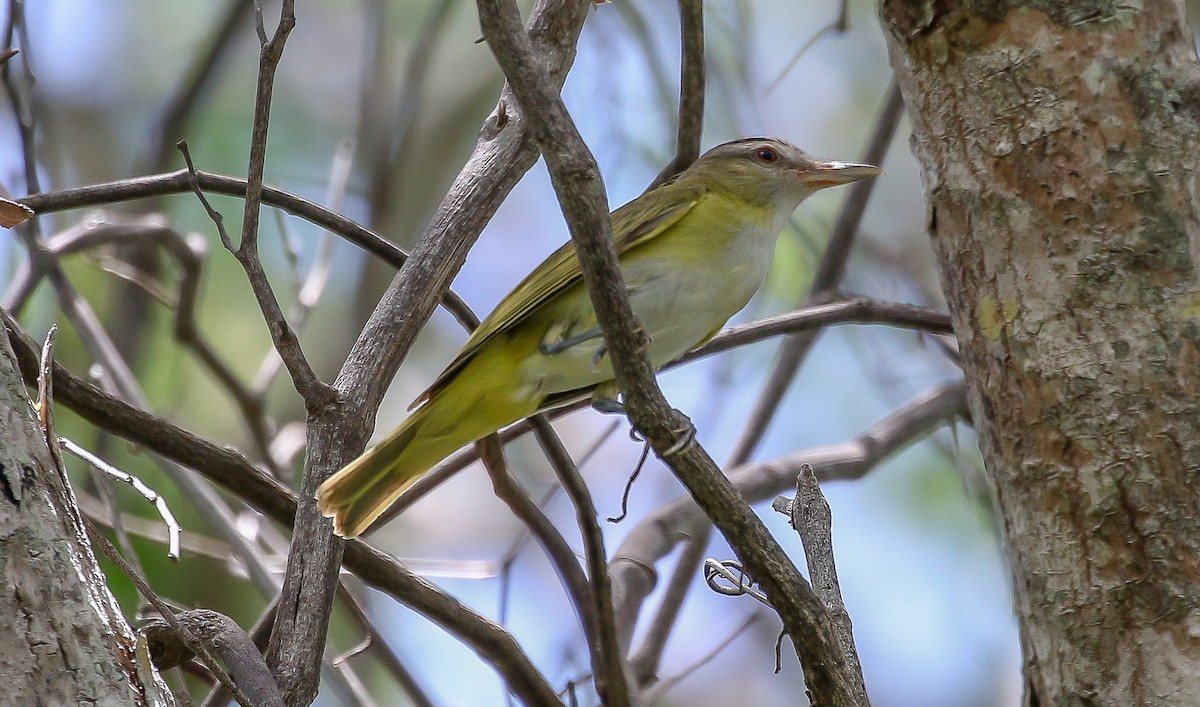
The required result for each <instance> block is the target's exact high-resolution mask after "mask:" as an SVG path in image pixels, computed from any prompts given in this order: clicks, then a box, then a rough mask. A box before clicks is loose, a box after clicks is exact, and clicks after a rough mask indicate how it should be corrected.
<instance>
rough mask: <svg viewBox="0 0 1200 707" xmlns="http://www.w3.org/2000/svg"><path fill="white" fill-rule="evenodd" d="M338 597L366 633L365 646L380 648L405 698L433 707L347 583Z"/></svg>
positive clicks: (415, 706) (416, 705) (418, 706)
mask: <svg viewBox="0 0 1200 707" xmlns="http://www.w3.org/2000/svg"><path fill="white" fill-rule="evenodd" d="M338 597H339V598H340V599H341V600H342V605H343V606H345V607H346V609H347V610H348V611H349V612H350V614H351V615H352V616H354V618H355V619H356V620H357V621H358V623H359V624H360V625H361V626H362V627H363V629H364V630H365V631H366V636H365V637H364V638H363V644H365V645H367V646H371V647H376V646H377V647H378V648H379V650H378V651H375V654H376V655H377V656H379V659H380V661H381V662H382V663H383V664H384V666H385V667H386V668H387V670H388V672H390V673H391V674H392V675H393V676H394V677H395V678H396V682H397V683H398V684H399V685H400V687H401V688H402V689H403V690H404V693H405V696H406V697H408V699H409V700H410V701H411V702H412V705H413V707H433V704H434V703H433V700H432V699H430V697H429V695H428V694H427V693H426V692H425V689H424V688H423V687H421V683H419V682H418V681H417V679H416V677H415V676H414V675H413V674H412V671H411V670H409V669H408V666H407V665H405V664H404V662H403V661H402V660H401V659H400V656H398V655H396V652H395V651H394V650H392V647H391V645H390V644H389V643H388V641H387V640H386V639H385V638H384V637H383V635H382V634H381V633H380V632H379V629H378V627H376V626H375V622H374V621H373V620H372V619H371V617H370V615H368V614H367V610H366V609H364V608H363V606H362V604H361V603H360V602H359V601H358V598H357V597H355V596H354V594H353V593H352V592H351V591H350V590H349V589H347V588H346V584H345V582H342V583H340V584H339V586H338ZM348 657H349V655H348V654H343V659H346V658H348ZM334 664H335V665H336V664H337V661H334Z"/></svg>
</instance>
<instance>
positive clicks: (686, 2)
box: [647, 0, 704, 191]
mask: <svg viewBox="0 0 1200 707" xmlns="http://www.w3.org/2000/svg"><path fill="white" fill-rule="evenodd" d="M679 28H680V29H679V33H680V60H679V63H680V71H679V124H678V126H677V128H676V134H675V157H674V158H672V160H671V161H670V162H668V163H667V166H665V167H663V169H662V171H660V172H659V173H658V176H657V177H655V178H654V181H653V182H651V183H650V186H649V187H647V191H649V190H650V189H653V188H654V187H656V186H659V185H660V184H662V183H664V182H666V181H669V180H670V179H673V178H674V177H675V175H677V174H679V173H680V172H682V171H683V170H685V169H687V168H688V167H689V166H691V164H692V163H693V162H695V161H696V158H697V157H699V156H700V138H701V135H702V133H703V131H704V3H703V2H701V0H679Z"/></svg>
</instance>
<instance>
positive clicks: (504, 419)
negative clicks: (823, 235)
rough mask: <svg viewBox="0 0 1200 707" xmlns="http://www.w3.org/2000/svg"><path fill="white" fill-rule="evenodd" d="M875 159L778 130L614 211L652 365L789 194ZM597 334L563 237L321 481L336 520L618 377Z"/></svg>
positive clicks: (741, 274)
mask: <svg viewBox="0 0 1200 707" xmlns="http://www.w3.org/2000/svg"><path fill="white" fill-rule="evenodd" d="M879 173H880V170H879V169H878V168H877V167H872V166H870V165H856V164H843V163H840V162H823V161H819V160H814V159H813V158H811V157H809V156H808V155H806V154H804V153H803V152H802V151H800V150H799V149H797V148H795V147H793V146H791V145H789V144H787V143H785V142H781V141H779V140H772V139H768V138H748V139H743V140H735V141H733V142H728V143H725V144H723V145H719V146H717V147H715V148H713V149H712V150H710V151H709V152H707V153H706V154H704V155H703V156H702V157H701V158H700V159H699V160H697V161H696V162H695V164H693V165H692V166H691V167H689V168H688V169H687V170H686V171H684V172H683V173H682V174H680V175H679V176H677V177H676V178H675V179H674V180H673V181H671V182H668V183H666V184H664V185H662V186H660V187H658V188H656V189H654V190H652V191H649V192H647V193H645V194H643V195H642V196H640V197H638V198H637V199H634V200H633V201H631V202H630V203H628V204H626V205H625V206H623V207H621V208H620V209H617V210H616V211H615V212H613V214H612V223H613V237H614V239H615V246H616V249H617V254H618V258H619V259H620V264H621V272H622V276H623V277H624V279H625V283H626V286H627V289H628V293H629V298H630V302H631V303H632V305H633V309H634V312H635V313H636V314H637V315H638V317H639V319H640V320H641V322H642V324H643V326H644V327H645V328H646V331H647V332H648V334H649V336H650V347H649V350H648V352H647V354H648V356H649V358H650V362H651V363H652V364H653V365H654V366H655V367H656V368H658V367H661V366H662V365H664V364H666V363H668V362H669V361H671V360H673V359H675V358H677V357H678V356H680V355H682V354H684V353H686V352H687V351H689V350H691V349H692V348H695V347H696V346H697V345H699V344H701V343H703V342H704V341H707V340H708V339H709V338H711V337H712V336H713V334H714V333H715V332H717V331H718V330H719V329H720V327H721V326H722V325H723V324H724V323H725V321H726V320H727V319H728V318H729V317H730V316H732V315H733V314H734V313H736V312H737V311H738V310H740V309H741V308H742V307H744V306H745V305H746V303H747V302H749V301H750V298H751V297H752V296H753V295H754V293H755V292H756V291H757V290H758V288H759V287H760V286H761V285H762V282H763V280H764V278H765V277H766V274H767V270H768V268H769V267H770V263H771V258H772V254H773V253H774V247H775V240H776V238H777V236H778V234H779V232H780V231H781V230H782V229H783V226H784V225H785V224H786V222H787V219H788V217H789V216H790V215H791V213H792V211H793V210H795V208H796V206H798V205H799V204H800V202H801V201H803V200H804V198H805V197H807V196H808V195H809V194H812V193H813V192H815V191H818V190H820V189H823V188H825V187H829V186H834V185H837V184H845V183H847V182H852V181H856V180H858V179H864V178H867V177H873V176H875V175H877V174H879ZM612 378H613V373H612V367H611V365H610V364H609V361H608V358H607V355H606V349H605V348H604V344H603V338H602V337H601V336H600V332H599V328H598V327H597V325H596V316H595V313H594V312H593V311H592V307H591V302H590V300H589V299H588V294H587V291H586V289H585V288H584V285H583V279H582V273H581V271H580V268H579V261H578V259H577V258H576V256H575V250H574V247H573V246H572V245H571V244H570V243H568V244H567V245H565V246H563V247H562V248H560V249H559V250H558V251H556V252H555V253H553V254H552V255H551V256H550V257H549V258H547V259H546V260H545V261H544V262H543V263H542V264H541V265H539V266H538V267H537V268H536V269H534V271H533V272H532V273H531V274H530V275H529V276H528V277H526V278H525V279H524V280H523V281H521V283H520V284H518V285H517V286H516V288H515V289H514V290H513V291H512V292H511V293H509V295H508V296H507V297H505V298H504V300H503V301H501V303H500V304H499V305H497V307H496V309H495V311H493V312H492V313H491V314H490V315H489V316H488V317H487V319H485V320H484V321H483V322H482V323H481V324H480V325H479V328H478V329H476V331H475V332H473V333H472V335H471V337H470V339H469V340H468V341H467V343H466V344H465V345H464V346H463V348H462V350H461V351H460V352H459V353H458V355H457V356H456V357H455V358H454V360H453V361H451V362H450V364H449V365H448V366H447V367H446V370H445V371H443V372H442V374H441V375H440V376H439V377H438V378H437V380H436V381H434V383H433V385H432V386H430V388H429V389H428V390H427V391H425V393H423V394H422V395H421V396H419V397H418V398H417V400H416V401H415V402H414V406H419V407H417V408H416V411H415V412H413V414H412V415H411V416H409V418H408V419H407V420H405V421H404V422H403V423H402V424H401V425H400V426H399V427H398V428H396V429H395V430H394V431H392V432H391V434H389V435H388V436H387V437H386V438H385V439H384V440H383V441H382V442H380V443H379V444H378V445H376V446H375V447H372V448H371V449H369V450H368V451H367V452H365V453H364V454H363V455H362V456H360V457H359V458H358V459H355V460H354V461H353V462H351V463H350V464H348V465H347V466H346V467H345V468H343V469H341V470H340V471H338V472H337V473H336V474H334V475H333V476H331V477H330V478H329V479H328V480H326V481H325V483H323V484H322V485H321V487H320V489H318V491H317V502H318V504H319V505H320V508H321V511H322V512H323V513H324V514H325V515H326V516H329V517H330V518H332V519H333V522H334V530H335V531H336V532H337V533H339V534H341V535H343V536H345V537H354V536H356V535H359V534H360V533H362V532H363V531H365V530H366V529H367V528H368V527H370V526H371V524H372V523H373V522H375V520H377V519H378V518H379V516H380V515H382V514H383V513H384V512H385V511H386V510H387V509H388V507H389V506H391V505H392V504H393V503H395V502H396V500H397V499H398V498H400V496H401V495H402V494H403V493H404V491H405V489H407V488H408V487H409V486H411V485H412V483H413V482H414V481H416V480H417V479H418V478H420V477H421V475H423V474H424V473H425V472H426V471H428V470H429V469H430V468H431V467H432V466H433V465H434V464H437V463H438V462H439V461H441V460H442V459H444V458H445V457H446V456H448V455H449V454H451V453H452V452H454V451H455V450H456V449H458V448H459V447H461V446H463V445H465V444H468V443H470V442H473V441H475V440H477V439H479V438H481V437H484V436H486V435H488V434H491V433H492V432H495V431H496V430H498V429H500V428H502V427H504V426H506V425H509V424H512V423H513V422H516V421H517V420H520V419H522V418H524V417H528V416H530V415H532V414H534V413H536V412H538V411H542V410H546V409H550V408H553V407H557V406H560V405H564V404H567V403H569V402H572V401H574V400H579V399H582V398H584V397H587V396H588V395H590V394H591V393H592V392H593V391H594V390H596V389H597V387H600V389H601V391H602V392H605V393H607V392H608V391H609V390H610V389H612V388H615V386H614V385H613V382H612Z"/></svg>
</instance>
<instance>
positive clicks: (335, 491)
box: [317, 368, 538, 538]
mask: <svg viewBox="0 0 1200 707" xmlns="http://www.w3.org/2000/svg"><path fill="white" fill-rule="evenodd" d="M485 372H487V371H478V373H485ZM463 373H464V374H466V375H460V376H458V377H457V378H456V379H455V380H454V381H452V382H451V383H450V384H449V385H447V386H446V387H445V388H444V389H442V390H440V391H438V393H437V394H436V395H434V396H433V398H431V399H430V400H428V401H426V403H425V404H424V405H422V406H421V407H419V408H417V410H416V412H414V413H413V414H412V415H410V416H409V418H408V419H407V420H405V421H404V422H403V423H402V424H401V425H400V426H399V427H397V428H396V429H395V430H393V431H392V433H391V434H389V435H388V436H387V438H386V439H384V440H383V441H382V442H380V443H379V444H377V445H375V446H374V447H372V448H371V449H368V450H367V451H366V452H364V453H363V455H362V456H360V457H359V458H357V459H355V460H354V461H352V462H350V463H349V464H347V465H346V466H345V467H343V468H342V469H341V470H340V471H338V472H337V473H336V474H334V475H333V476H331V477H329V478H328V479H326V480H325V483H323V484H321V487H320V488H319V489H317V505H318V506H319V507H320V508H321V512H322V513H323V514H325V515H326V516H328V517H330V518H332V519H333V527H334V531H335V532H336V533H337V534H338V535H341V536H343V537H347V538H353V537H355V536H357V535H359V534H361V533H362V532H363V531H364V530H366V529H367V528H368V527H370V525H371V524H372V523H374V522H375V520H376V519H377V518H379V516H381V515H383V513H384V511H386V510H387V509H388V507H390V506H391V505H392V504H393V503H395V502H396V500H397V499H399V498H400V495H401V494H403V493H404V491H405V490H406V489H407V488H408V487H410V486H412V485H413V483H415V482H416V481H417V479H419V478H421V476H422V475H424V474H425V472H426V471H428V470H429V469H430V468H431V467H432V466H433V465H434V464H437V463H438V462H439V461H441V460H442V459H445V458H446V457H447V456H449V455H450V454H451V453H453V452H454V451H455V450H457V449H458V448H459V447H462V446H463V445H465V444H468V443H470V442H474V441H475V440H477V439H480V438H481V437H484V436H486V435H489V434H491V433H492V432H495V431H496V430H498V429H500V428H501V427H504V426H505V425H508V424H511V423H513V422H516V421H517V420H520V419H521V418H523V417H528V416H530V415H532V414H533V413H534V412H536V411H537V407H538V401H536V400H528V401H514V400H512V382H511V379H509V378H508V377H507V376H502V375H489V376H487V380H481V378H483V376H481V375H475V374H476V373H477V372H476V371H471V370H470V368H468V369H467V370H466V371H463Z"/></svg>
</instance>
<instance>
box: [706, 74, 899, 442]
mask: <svg viewBox="0 0 1200 707" xmlns="http://www.w3.org/2000/svg"><path fill="white" fill-rule="evenodd" d="M903 108H904V101H903V99H902V98H901V97H900V89H899V88H898V87H897V86H896V84H895V82H894V81H893V82H892V86H891V88H890V89H889V90H888V95H887V98H885V99H884V103H883V108H882V110H881V111H880V114H879V117H878V118H876V120H875V127H874V130H873V131H872V134H871V137H870V139H869V140H868V142H867V147H866V149H865V150H864V151H863V158H864V159H865V160H875V161H874V162H868V163H867V164H882V163H883V158H884V156H885V155H886V153H887V149H888V146H889V145H891V143H892V137H893V135H894V134H895V131H896V126H897V124H899V122H900V114H901V112H902V110H903ZM875 181H876V180H874V179H865V180H863V181H860V182H856V183H854V184H852V185H850V189H849V192H850V193H849V195H848V196H847V197H846V203H845V204H844V205H843V206H842V210H841V212H840V213H839V214H838V218H837V222H836V223H835V224H834V226H833V232H832V233H831V235H830V237H829V245H828V246H827V247H826V249H825V254H824V255H823V256H822V257H821V260H820V262H819V263H818V265H817V272H816V275H815V276H814V277H813V281H812V285H811V286H810V287H809V292H808V296H807V298H806V299H805V303H807V304H819V303H821V302H823V301H825V300H827V299H829V298H830V297H832V296H834V294H835V293H836V291H837V287H838V284H839V283H840V282H841V280H842V274H843V273H844V272H845V270H846V263H847V262H848V261H849V259H850V247H851V246H852V245H853V243H854V239H855V236H857V235H858V224H859V222H860V221H861V220H862V215H863V212H864V211H865V210H866V206H867V201H868V199H870V196H871V191H872V190H873V189H874V187H875V184H874V182H875ZM815 342H816V334H799V335H795V336H792V337H789V338H788V339H787V340H785V341H784V343H783V346H782V347H781V348H780V351H779V355H778V357H777V358H776V360H775V364H774V365H773V366H772V367H771V372H770V374H768V376H767V381H766V383H764V384H763V391H762V393H761V394H760V395H759V398H758V400H757V401H756V402H755V404H754V408H753V409H752V410H751V412H750V415H749V416H748V417H747V418H746V422H745V423H744V424H743V426H742V433H741V435H740V436H739V437H738V440H737V442H736V443H735V444H734V450H733V453H732V454H730V458H729V462H728V464H727V465H726V466H737V465H738V464H742V463H744V462H745V461H746V460H748V459H749V458H750V457H751V456H753V454H754V450H755V448H757V447H758V444H759V442H761V441H762V438H763V436H765V435H766V431H767V426H768V425H769V424H770V422H771V418H773V417H774V416H775V411H776V410H777V409H778V408H779V403H780V401H781V400H783V396H784V394H785V393H786V392H787V390H788V388H789V387H790V386H791V383H792V380H793V379H794V378H795V376H796V372H797V371H799V370H800V365H801V364H802V363H803V362H804V359H805V358H806V357H807V356H808V352H809V351H810V350H811V349H812V345H813V343H815Z"/></svg>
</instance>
